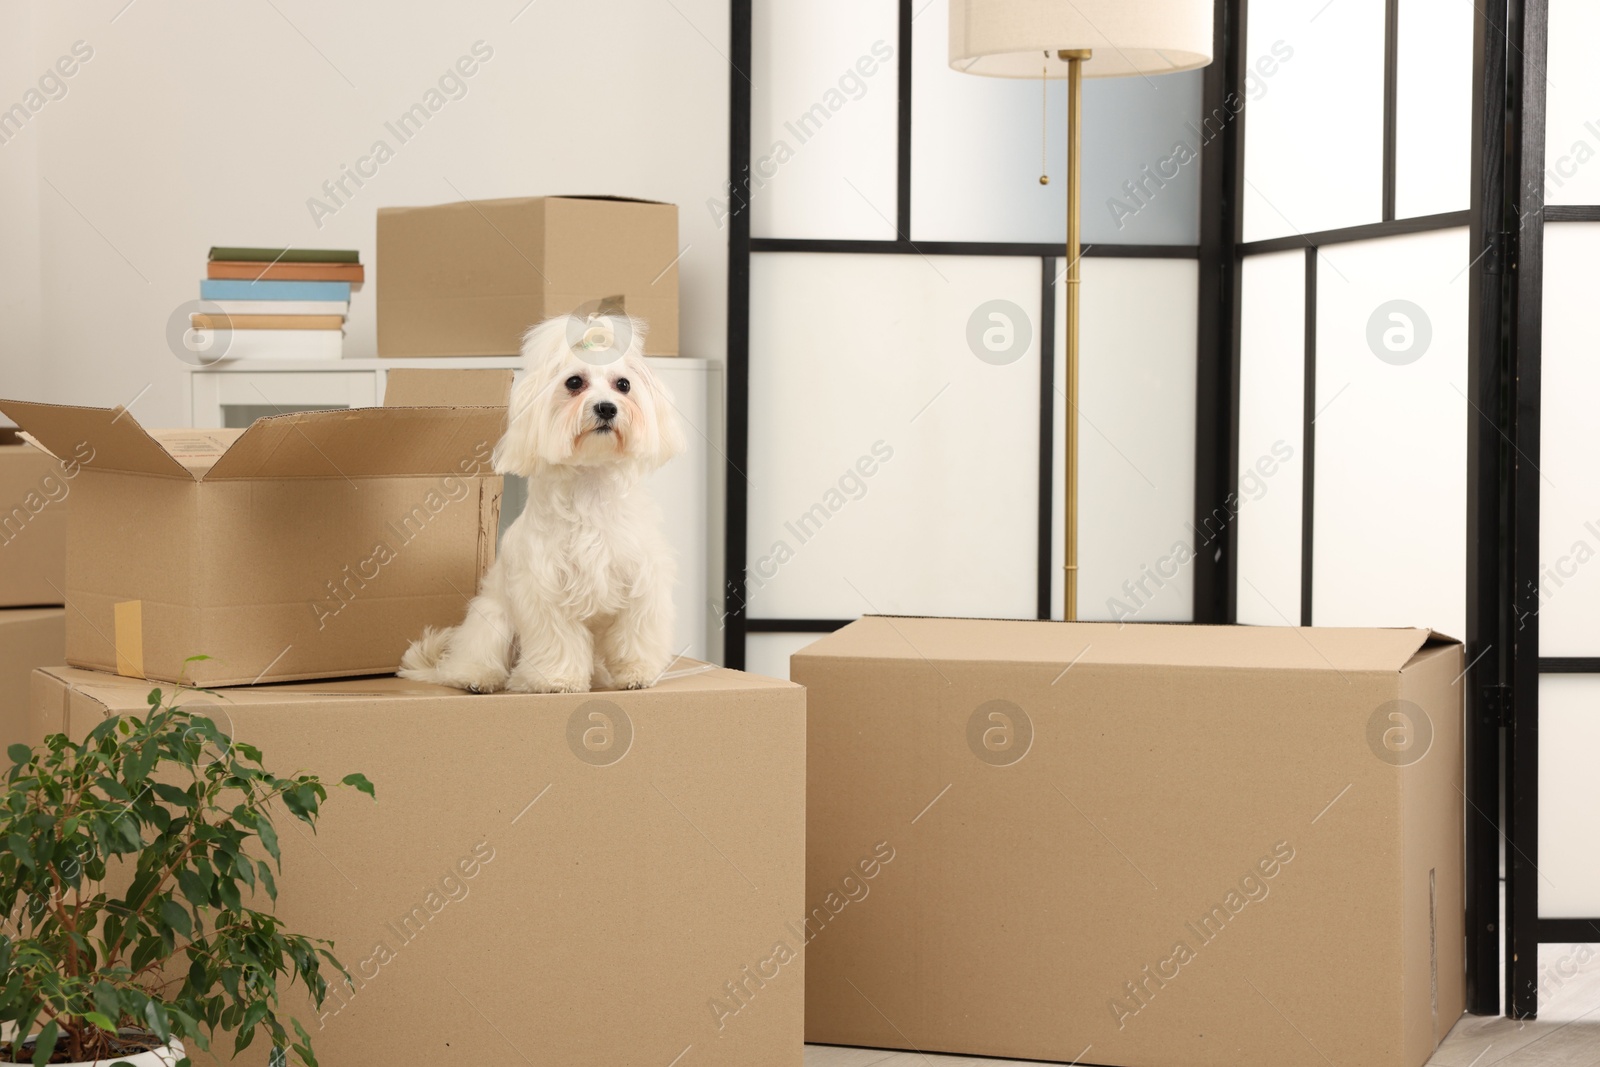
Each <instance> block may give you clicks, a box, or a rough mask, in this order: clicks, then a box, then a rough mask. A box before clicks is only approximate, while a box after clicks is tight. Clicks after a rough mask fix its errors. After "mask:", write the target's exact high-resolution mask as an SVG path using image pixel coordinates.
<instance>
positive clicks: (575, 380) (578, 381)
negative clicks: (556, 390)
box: [567, 374, 583, 393]
mask: <svg viewBox="0 0 1600 1067" xmlns="http://www.w3.org/2000/svg"><path fill="white" fill-rule="evenodd" d="M567 388H568V389H569V390H570V391H572V392H574V393H576V392H578V391H579V390H580V389H582V388H583V376H582V375H579V374H574V375H573V376H572V377H570V378H568V379H567Z"/></svg>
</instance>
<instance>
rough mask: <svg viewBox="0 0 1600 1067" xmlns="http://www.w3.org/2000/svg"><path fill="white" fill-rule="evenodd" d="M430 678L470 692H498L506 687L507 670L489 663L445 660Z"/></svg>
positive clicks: (437, 682)
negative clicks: (455, 662) (463, 662)
mask: <svg viewBox="0 0 1600 1067" xmlns="http://www.w3.org/2000/svg"><path fill="white" fill-rule="evenodd" d="M430 680H431V681H433V682H435V683H436V684H438V685H448V686H450V687H452V688H454V689H464V690H466V691H467V692H469V693H498V692H499V691H500V690H502V689H504V688H505V687H506V672H505V670H504V669H503V668H500V667H495V666H493V665H489V664H478V665H474V666H467V665H465V664H462V665H459V666H457V665H454V664H451V663H448V662H445V663H441V664H439V666H438V667H436V668H434V670H433V677H432V678H431V679H430Z"/></svg>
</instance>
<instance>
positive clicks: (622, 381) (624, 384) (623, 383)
mask: <svg viewBox="0 0 1600 1067" xmlns="http://www.w3.org/2000/svg"><path fill="white" fill-rule="evenodd" d="M632 388H633V386H632V385H630V384H629V383H628V379H626V378H618V379H617V392H619V393H626V392H627V391H628V390H629V389H632Z"/></svg>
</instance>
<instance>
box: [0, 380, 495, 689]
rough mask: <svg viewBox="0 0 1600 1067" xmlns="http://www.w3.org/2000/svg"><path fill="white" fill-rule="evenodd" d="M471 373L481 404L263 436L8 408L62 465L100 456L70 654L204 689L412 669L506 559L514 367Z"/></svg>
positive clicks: (368, 411)
mask: <svg viewBox="0 0 1600 1067" xmlns="http://www.w3.org/2000/svg"><path fill="white" fill-rule="evenodd" d="M403 373H404V372H398V371H397V372H391V377H393V376H394V375H396V374H403ZM454 373H456V374H462V375H468V376H471V377H470V378H469V379H467V380H470V381H472V382H474V383H475V385H474V386H473V387H472V392H471V394H470V395H471V396H472V398H474V399H478V400H479V401H480V403H478V404H474V405H451V406H436V407H395V406H386V407H382V408H361V409H352V410H336V411H313V412H297V413H294V414H288V415H278V416H274V417H271V418H265V419H260V420H257V421H256V422H255V423H254V424H253V425H251V426H250V427H249V428H248V429H244V430H234V429H184V430H160V431H153V432H152V431H147V430H145V429H144V427H142V426H140V425H139V423H138V421H137V420H136V419H135V418H134V416H133V415H131V414H129V413H128V412H126V411H123V410H120V409H108V408H88V407H70V406H66V405H58V404H36V403H27V402H22V401H13V400H5V401H0V411H4V412H5V414H6V415H7V416H9V417H10V418H11V419H13V420H14V421H15V422H16V423H17V424H18V425H19V426H21V427H22V428H23V429H24V430H25V431H27V433H28V434H29V436H30V437H32V438H33V439H34V440H36V441H38V442H39V443H40V444H41V445H42V446H43V447H45V448H47V449H49V450H50V451H51V452H52V453H55V454H56V455H70V454H74V453H75V452H76V450H78V449H79V448H80V447H82V446H83V445H84V444H87V445H88V447H89V448H90V449H92V451H93V455H94V459H93V460H92V462H89V463H86V464H84V465H83V468H82V471H81V473H80V474H79V475H78V478H77V480H76V482H75V488H74V492H73V499H74V521H73V523H72V524H71V526H70V527H69V530H68V537H67V570H66V602H67V609H68V610H67V662H68V663H70V664H72V665H73V666H78V667H88V668H93V669H96V670H104V671H114V672H116V673H119V674H125V675H130V676H133V677H140V678H150V679H159V680H162V681H168V682H178V681H185V680H187V681H190V682H193V683H194V684H197V685H235V684H247V683H253V682H264V681H281V680H285V679H292V678H331V677H339V676H346V675H361V674H378V673H386V672H391V671H393V670H395V668H396V667H397V665H398V664H399V661H400V655H401V653H402V652H403V651H404V650H405V648H406V644H407V642H408V641H410V640H411V639H413V638H415V637H416V636H418V635H419V634H420V633H421V632H422V628H423V627H424V626H426V625H436V626H444V625H453V624H454V623H456V622H459V621H460V618H461V614H462V612H463V611H464V610H465V606H466V602H467V600H468V599H470V598H471V596H472V595H473V594H474V593H475V592H476V590H477V583H478V580H479V578H480V577H481V576H482V574H483V572H484V571H485V570H487V568H488V566H489V564H490V563H491V562H492V561H493V559H494V552H495V538H496V534H497V530H498V522H499V506H500V493H501V481H500V479H499V477H498V476H495V475H493V474H492V473H491V467H490V454H491V452H492V450H493V447H494V443H495V441H497V440H498V439H499V437H500V434H501V432H502V431H503V430H504V425H505V408H504V404H505V398H506V396H507V394H508V391H509V388H510V380H511V372H510V371H459V372H454ZM406 392H407V389H406V387H405V386H404V385H401V386H400V388H399V389H398V390H396V389H395V387H394V385H393V384H391V395H392V396H404V394H405V393H406ZM195 656H206V657H209V658H207V659H202V660H192V661H191V660H190V658H191V657H195Z"/></svg>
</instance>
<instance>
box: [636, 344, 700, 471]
mask: <svg viewBox="0 0 1600 1067" xmlns="http://www.w3.org/2000/svg"><path fill="white" fill-rule="evenodd" d="M631 362H632V364H633V367H632V369H631V371H630V373H631V374H632V375H633V381H634V384H635V386H638V385H643V386H644V387H645V390H646V391H647V392H648V393H649V396H650V403H649V405H648V406H647V408H645V409H644V410H645V411H646V412H647V414H646V417H647V419H648V420H649V423H650V425H649V427H648V428H647V430H646V433H645V437H644V440H643V442H642V444H643V445H644V448H643V449H642V451H643V452H644V459H645V460H646V462H647V463H648V464H649V465H650V466H651V467H659V466H661V465H662V464H663V463H666V462H667V460H669V459H671V458H673V457H674V456H676V455H678V454H680V453H681V452H682V451H683V450H684V448H685V447H687V442H686V441H685V439H684V436H683V420H682V418H681V417H680V416H679V415H678V406H677V404H676V402H675V401H674V399H673V396H672V390H670V389H668V388H667V386H666V384H665V383H664V382H662V381H661V379H659V378H657V377H656V376H655V373H654V372H653V371H651V370H650V365H649V364H648V363H646V362H645V361H644V358H643V357H642V356H640V357H638V358H636V359H634V360H632V361H631Z"/></svg>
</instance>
